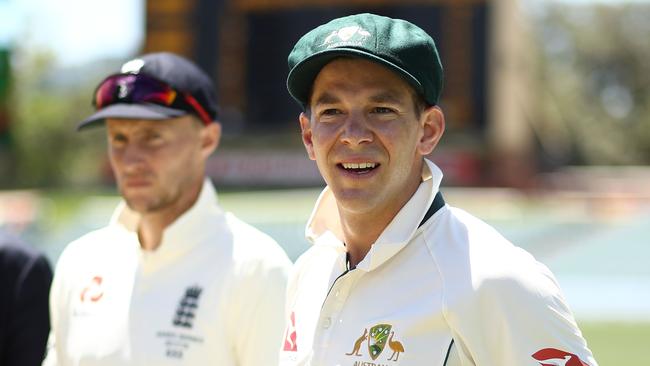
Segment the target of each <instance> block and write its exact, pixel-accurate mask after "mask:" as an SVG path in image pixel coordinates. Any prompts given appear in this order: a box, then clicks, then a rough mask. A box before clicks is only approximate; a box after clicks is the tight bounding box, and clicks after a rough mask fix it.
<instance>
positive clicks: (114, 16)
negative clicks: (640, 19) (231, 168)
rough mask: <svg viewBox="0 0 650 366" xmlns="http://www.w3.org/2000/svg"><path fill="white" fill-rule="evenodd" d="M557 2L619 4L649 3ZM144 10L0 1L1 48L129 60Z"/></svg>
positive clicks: (55, 0)
mask: <svg viewBox="0 0 650 366" xmlns="http://www.w3.org/2000/svg"><path fill="white" fill-rule="evenodd" d="M153 1H155V0H153ZM179 1H184V0H179ZM497 1H498V0H497ZM522 1H523V2H527V1H532V2H537V1H547V0H522ZM555 1H558V0H555ZM560 1H564V2H573V3H590V2H591V3H593V2H600V3H623V2H634V1H636V2H648V1H650V0H560ZM144 6H145V0H0V46H3V45H7V44H14V45H16V44H20V46H21V47H27V48H28V49H47V50H50V51H52V52H53V53H54V55H55V56H56V58H57V61H58V63H59V64H61V65H64V66H74V65H78V64H83V63H86V62H90V61H93V60H95V59H98V58H103V57H126V56H130V55H132V54H134V53H136V52H137V50H138V49H139V48H140V46H141V44H142V39H143V35H144Z"/></svg>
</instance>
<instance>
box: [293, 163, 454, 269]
mask: <svg viewBox="0 0 650 366" xmlns="http://www.w3.org/2000/svg"><path fill="white" fill-rule="evenodd" d="M424 162H425V164H424V165H423V167H422V183H420V186H419V187H418V189H417V190H416V191H415V193H414V194H413V196H411V198H410V199H409V200H408V202H406V204H405V205H404V207H402V209H400V211H399V212H398V213H397V215H395V217H394V218H393V220H392V221H391V222H390V223H389V224H388V226H386V228H385V229H384V231H383V232H382V233H381V235H379V238H377V240H376V241H375V243H374V244H373V245H372V247H371V248H370V251H369V252H368V254H366V256H365V258H364V259H363V260H362V261H361V262H360V263H359V264H358V265H357V267H356V268H358V269H362V270H365V271H371V270H373V269H375V268H377V267H378V266H379V265H381V264H382V263H384V262H385V261H386V260H388V259H389V258H391V257H392V256H394V255H395V254H396V253H397V252H399V251H400V250H401V249H402V248H403V247H404V246H406V244H408V242H409V241H410V240H411V238H412V237H413V235H414V234H415V232H416V231H417V229H418V225H419V224H420V221H421V220H422V218H423V217H424V215H425V214H426V211H427V209H428V208H429V206H430V205H431V204H432V202H433V199H434V198H435V195H436V193H438V190H439V188H440V182H441V181H442V171H441V170H440V168H438V166H437V165H435V164H434V163H433V162H431V161H429V160H428V159H424ZM327 233H329V234H330V235H332V236H333V237H334V238H332V240H338V241H339V242H340V245H343V232H342V230H341V223H340V218H339V212H338V209H337V206H336V199H335V197H334V194H333V193H332V191H331V190H330V189H329V187H325V189H324V190H323V192H321V194H320V196H319V198H318V200H317V201H316V205H315V207H314V210H313V211H312V214H311V217H310V218H309V221H308V222H307V228H306V229H305V236H306V237H307V239H308V240H309V241H310V242H312V243H314V242H316V241H317V239H321V236H323V235H324V234H327ZM327 241H329V240H327ZM318 242H324V240H318Z"/></svg>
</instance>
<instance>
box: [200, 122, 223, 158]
mask: <svg viewBox="0 0 650 366" xmlns="http://www.w3.org/2000/svg"><path fill="white" fill-rule="evenodd" d="M200 139H201V155H202V156H203V158H204V159H207V158H208V156H210V154H212V153H213V152H214V150H216V149H217V146H219V140H220V139H221V124H220V123H219V122H212V123H210V124H209V125H207V126H205V127H203V128H202V129H201V137H200Z"/></svg>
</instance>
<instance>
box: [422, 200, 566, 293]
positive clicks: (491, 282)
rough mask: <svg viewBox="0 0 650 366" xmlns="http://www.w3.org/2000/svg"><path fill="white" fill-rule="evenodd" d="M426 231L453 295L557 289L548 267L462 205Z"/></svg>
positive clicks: (429, 243)
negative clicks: (464, 209) (454, 291)
mask: <svg viewBox="0 0 650 366" xmlns="http://www.w3.org/2000/svg"><path fill="white" fill-rule="evenodd" d="M427 233H428V234H427V237H426V240H427V245H428V246H429V247H430V250H431V253H432V255H433V256H434V258H435V260H436V263H437V264H438V266H439V267H440V271H441V274H442V276H443V280H444V281H445V283H446V284H447V286H446V287H447V288H453V289H455V290H456V291H457V293H456V294H454V295H457V296H459V297H465V296H470V297H474V298H476V297H486V296H487V297H490V296H494V298H495V300H498V299H504V298H505V297H504V296H502V295H504V294H506V293H510V294H512V295H513V297H512V298H516V299H525V298H527V297H529V298H538V297H544V295H545V294H548V293H557V292H558V285H557V282H556V281H555V278H554V277H553V275H552V273H551V272H550V271H549V270H548V268H547V267H546V266H544V265H543V264H542V263H540V262H538V261H537V260H536V259H535V258H534V257H533V256H532V255H531V254H530V253H528V252H527V251H525V250H524V249H522V248H519V247H517V246H515V245H513V244H512V243H510V242H509V241H508V240H507V239H506V238H504V237H503V236H502V235H501V234H500V233H499V232H498V231H497V230H496V229H494V228H493V227H492V226H490V225H488V224H487V223H485V222H483V221H482V220H480V219H478V218H476V217H474V216H472V215H470V214H469V213H467V212H465V211H463V210H461V209H458V208H453V207H450V208H449V209H448V210H447V211H446V212H444V213H443V214H442V215H441V216H440V217H439V218H438V220H437V221H436V222H434V223H432V225H431V227H429V228H428V231H427ZM448 295H451V294H449V293H448Z"/></svg>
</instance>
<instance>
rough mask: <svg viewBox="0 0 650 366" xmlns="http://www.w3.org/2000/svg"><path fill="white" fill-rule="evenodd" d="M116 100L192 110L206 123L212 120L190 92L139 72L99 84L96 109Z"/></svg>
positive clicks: (109, 77)
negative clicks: (182, 90)
mask: <svg viewBox="0 0 650 366" xmlns="http://www.w3.org/2000/svg"><path fill="white" fill-rule="evenodd" d="M117 103H127V104H137V103H153V104H157V105H160V106H163V107H170V108H176V109H180V110H183V111H186V112H188V113H194V114H196V115H197V116H199V118H200V119H201V121H203V123H204V124H205V125H209V124H210V123H212V119H211V118H210V115H209V114H208V112H207V111H206V110H205V108H203V107H202V106H201V104H200V103H199V102H198V101H197V100H196V98H194V97H193V96H192V95H190V94H187V93H183V92H180V91H178V90H176V89H174V88H173V87H172V86H171V85H169V84H167V83H164V82H162V81H160V80H158V79H156V78H153V77H151V76H148V75H146V74H142V73H139V74H133V73H127V74H114V75H110V76H108V77H107V78H106V79H104V81H102V82H101V83H100V84H99V86H98V87H97V89H96V90H95V97H94V98H93V105H94V106H95V108H96V109H98V110H99V109H102V108H105V107H108V106H109V105H112V104H117Z"/></svg>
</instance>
